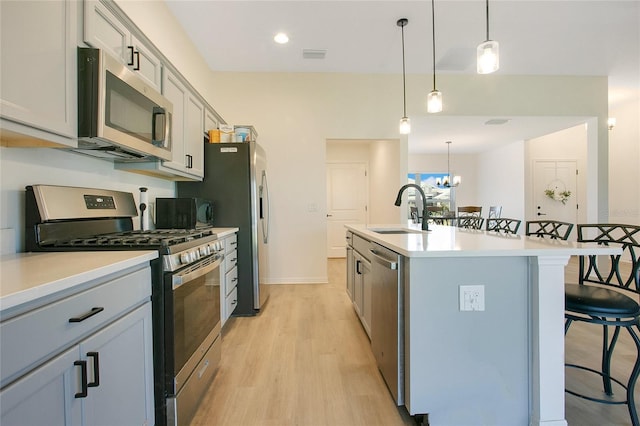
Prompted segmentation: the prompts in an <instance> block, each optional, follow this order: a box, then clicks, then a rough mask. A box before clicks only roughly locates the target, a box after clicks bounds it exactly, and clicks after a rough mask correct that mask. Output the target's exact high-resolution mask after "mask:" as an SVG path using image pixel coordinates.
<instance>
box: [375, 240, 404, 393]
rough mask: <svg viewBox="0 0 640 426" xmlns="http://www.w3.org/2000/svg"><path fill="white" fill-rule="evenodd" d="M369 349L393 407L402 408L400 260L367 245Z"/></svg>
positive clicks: (402, 351) (401, 258)
mask: <svg viewBox="0 0 640 426" xmlns="http://www.w3.org/2000/svg"><path fill="white" fill-rule="evenodd" d="M369 251H370V253H371V268H372V269H371V272H372V273H371V275H372V286H373V290H372V323H371V349H372V350H373V354H374V356H375V358H376V362H377V364H378V369H379V370H380V372H381V373H382V377H384V380H385V382H387V387H388V388H389V391H390V392H391V394H392V395H393V399H394V400H395V401H396V404H397V405H404V321H403V312H404V289H403V286H402V266H403V265H402V263H403V257H402V256H401V255H399V254H398V253H396V252H394V251H391V250H389V249H387V248H386V247H383V246H381V245H379V244H376V243H373V242H372V243H371V248H370V250H369Z"/></svg>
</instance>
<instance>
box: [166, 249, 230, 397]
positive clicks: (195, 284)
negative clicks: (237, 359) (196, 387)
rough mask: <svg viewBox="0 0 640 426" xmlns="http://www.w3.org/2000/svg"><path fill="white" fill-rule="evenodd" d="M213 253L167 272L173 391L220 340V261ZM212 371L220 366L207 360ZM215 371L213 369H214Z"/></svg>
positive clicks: (169, 370) (169, 371)
mask: <svg viewBox="0 0 640 426" xmlns="http://www.w3.org/2000/svg"><path fill="white" fill-rule="evenodd" d="M221 261H222V256H220V255H212V256H208V257H206V258H204V259H201V260H199V261H198V262H197V263H195V264H193V265H189V266H188V267H186V268H183V269H181V270H179V271H176V272H174V273H173V274H167V276H166V278H165V280H166V281H165V284H166V285H170V288H171V290H170V291H171V297H165V302H166V303H167V306H165V342H166V346H167V347H166V348H165V355H166V361H167V367H168V368H167V371H166V375H167V379H168V381H170V383H168V385H169V387H168V389H167V390H168V393H169V395H177V394H178V393H179V392H180V390H181V389H182V388H183V387H184V386H185V384H186V383H187V382H188V381H189V380H190V376H191V375H192V373H193V372H194V371H195V370H196V367H198V366H199V364H200V363H201V361H202V360H203V358H204V357H205V355H206V354H207V352H208V351H209V350H210V348H211V347H212V345H213V344H214V342H215V341H216V340H218V342H217V343H218V345H219V343H220V341H219V339H218V338H219V336H220V280H221V273H220V264H221ZM207 367H208V368H210V370H211V371H213V370H215V369H216V367H217V361H216V362H215V365H210V363H208V364H207ZM211 374H212V373H211Z"/></svg>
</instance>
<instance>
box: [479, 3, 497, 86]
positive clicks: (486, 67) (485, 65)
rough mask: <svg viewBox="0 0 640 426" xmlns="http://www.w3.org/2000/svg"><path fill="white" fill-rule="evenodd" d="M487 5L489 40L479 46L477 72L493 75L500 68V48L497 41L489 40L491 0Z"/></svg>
mask: <svg viewBox="0 0 640 426" xmlns="http://www.w3.org/2000/svg"><path fill="white" fill-rule="evenodd" d="M486 4H487V39H486V40H485V41H484V42H483V43H480V44H479V45H478V49H477V50H476V53H477V58H478V61H477V70H478V74H491V73H492V72H494V71H497V70H498V68H500V55H499V50H500V46H499V45H498V42H497V41H495V40H491V39H490V38H489V0H486Z"/></svg>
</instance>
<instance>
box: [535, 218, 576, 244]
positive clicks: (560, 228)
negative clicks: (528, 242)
mask: <svg viewBox="0 0 640 426" xmlns="http://www.w3.org/2000/svg"><path fill="white" fill-rule="evenodd" d="M572 229H573V223H569V222H561V221H558V220H530V221H527V222H526V223H525V234H526V235H535V236H538V237H542V238H544V237H549V238H550V239H552V240H566V239H567V238H569V234H571V230H572Z"/></svg>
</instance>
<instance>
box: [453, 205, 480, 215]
mask: <svg viewBox="0 0 640 426" xmlns="http://www.w3.org/2000/svg"><path fill="white" fill-rule="evenodd" d="M460 216H482V207H481V206H461V207H458V217H460Z"/></svg>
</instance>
